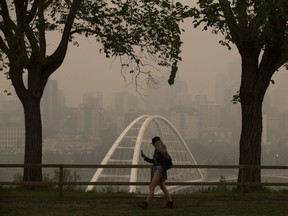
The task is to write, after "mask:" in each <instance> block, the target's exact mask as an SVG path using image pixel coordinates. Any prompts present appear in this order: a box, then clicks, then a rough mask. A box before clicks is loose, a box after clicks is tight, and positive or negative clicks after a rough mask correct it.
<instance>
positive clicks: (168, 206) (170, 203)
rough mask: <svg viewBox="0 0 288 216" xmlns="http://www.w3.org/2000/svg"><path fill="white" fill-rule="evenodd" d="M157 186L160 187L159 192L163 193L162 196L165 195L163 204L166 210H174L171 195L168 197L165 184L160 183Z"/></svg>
mask: <svg viewBox="0 0 288 216" xmlns="http://www.w3.org/2000/svg"><path fill="white" fill-rule="evenodd" d="M159 186H160V188H161V190H162V191H163V193H164V195H165V197H166V199H167V203H166V204H165V206H164V207H166V208H174V203H173V200H172V198H171V195H170V193H169V191H168V189H167V187H166V185H165V183H164V182H161V183H160V184H159Z"/></svg>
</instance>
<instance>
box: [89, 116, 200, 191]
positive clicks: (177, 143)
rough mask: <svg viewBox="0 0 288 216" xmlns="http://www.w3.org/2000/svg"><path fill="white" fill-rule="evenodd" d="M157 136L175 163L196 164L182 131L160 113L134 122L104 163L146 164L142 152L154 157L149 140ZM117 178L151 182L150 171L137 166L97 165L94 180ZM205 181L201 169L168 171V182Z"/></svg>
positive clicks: (135, 188)
mask: <svg viewBox="0 0 288 216" xmlns="http://www.w3.org/2000/svg"><path fill="white" fill-rule="evenodd" d="M154 136H160V137H161V139H162V140H163V142H164V143H165V144H166V145H167V148H168V151H169V153H170V155H171V157H172V158H173V163H174V164H175V165H176V164H181V165H186V164H187V165H196V161H195V159H194V156H193V155H192V153H191V151H190V150H189V148H188V146H187V144H186V143H185V141H184V139H183V138H182V137H181V135H180V134H179V132H178V131H177V130H176V128H175V127H174V126H173V125H172V124H171V123H170V122H169V121H168V120H167V119H166V118H164V117H162V116H159V115H142V116H140V117H138V118H137V119H135V120H134V121H133V122H131V123H130V125H128V126H127V127H126V129H125V130H124V131H123V132H122V133H121V135H120V136H119V137H118V138H117V140H116V141H115V142H114V144H113V145H112V147H111V148H110V150H109V151H108V153H107V155H106V156H105V157H104V159H103V161H102V163H101V164H102V165H110V164H121V165H122V164H124V165H138V164H140V165H141V164H147V163H146V162H145V161H144V160H143V159H142V158H141V156H140V151H141V149H142V150H143V151H144V153H145V154H146V155H147V156H148V157H152V155H153V151H154V148H153V147H152V146H151V145H150V143H151V138H152V137H154ZM115 180H117V181H123V182H149V180H150V170H149V169H137V168H113V169H109V168H98V169H97V171H96V172H95V174H94V176H93V177H92V179H91V182H97V181H99V182H113V181H115ZM202 180H203V175H202V173H201V171H200V170H199V169H185V168H184V169H171V170H168V180H167V181H173V182H177V181H179V182H180V181H181V182H185V181H187V182H196V181H202ZM94 187H95V185H89V186H88V187H87V189H86V191H90V190H94ZM101 187H102V186H101ZM101 187H99V186H97V190H98V189H101ZM125 187H126V188H125ZM184 187H185V186H184ZM167 188H168V190H169V191H171V192H173V191H177V190H180V189H181V186H168V187H167ZM103 189H104V188H102V190H103ZM121 189H123V190H127V191H129V192H145V191H146V192H147V187H146V186H144V187H143V186H134V185H132V186H123V187H121ZM159 192H160V190H159V191H155V193H156V194H157V193H159Z"/></svg>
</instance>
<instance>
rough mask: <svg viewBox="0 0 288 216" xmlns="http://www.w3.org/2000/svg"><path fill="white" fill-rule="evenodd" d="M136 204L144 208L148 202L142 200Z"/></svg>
mask: <svg viewBox="0 0 288 216" xmlns="http://www.w3.org/2000/svg"><path fill="white" fill-rule="evenodd" d="M138 206H139V207H140V208H143V209H146V208H147V207H148V202H145V201H144V202H141V203H138Z"/></svg>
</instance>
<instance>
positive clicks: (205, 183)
mask: <svg viewBox="0 0 288 216" xmlns="http://www.w3.org/2000/svg"><path fill="white" fill-rule="evenodd" d="M3 168H9V169H12V168H57V169H59V179H58V181H55V182H34V181H33V182H22V181H19V182H16V181H12V182H4V181H2V182H1V181H0V185H2V186H4V185H10V186H13V185H14V186H43V185H57V186H58V188H59V195H60V196H62V194H63V186H65V185H117V186H118V185H122V186H123V185H124V186H125V185H127V186H130V185H136V186H139V185H149V182H119V181H115V182H81V181H80V182H78V181H77V182H70V181H69V182H64V181H63V179H64V172H63V170H64V169H69V168H91V169H92V168H94V169H95V168H111V169H113V168H138V169H151V165H95V164H0V169H3ZM183 168H185V169H187V168H189V169H261V170H263V169H271V170H288V166H270V165H269V166H263V165H262V166H247V165H174V166H173V169H183ZM242 173H244V172H242ZM242 179H243V178H242ZM166 185H175V186H193V185H194V186H240V187H243V186H278V187H280V186H288V175H287V182H257V183H255V182H244V181H242V182H237V181H233V182H229V181H219V180H218V181H201V182H178V181H177V182H170V181H167V182H166Z"/></svg>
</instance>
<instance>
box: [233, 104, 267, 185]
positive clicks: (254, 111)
mask: <svg viewBox="0 0 288 216" xmlns="http://www.w3.org/2000/svg"><path fill="white" fill-rule="evenodd" d="M241 108H242V131H241V138H240V158H239V165H260V164H261V135H262V103H260V102H257V101H246V102H243V101H242V102H241ZM260 172H261V170H260V169H259V168H254V169H240V170H239V175H238V182H242V181H243V182H261V173H260Z"/></svg>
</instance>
